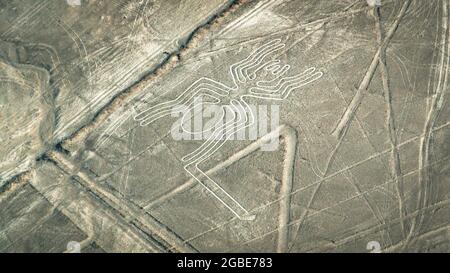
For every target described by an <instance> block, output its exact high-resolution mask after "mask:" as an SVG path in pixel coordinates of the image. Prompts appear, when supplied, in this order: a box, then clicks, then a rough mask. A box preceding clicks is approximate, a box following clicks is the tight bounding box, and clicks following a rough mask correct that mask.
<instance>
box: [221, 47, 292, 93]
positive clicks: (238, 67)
mask: <svg viewBox="0 0 450 273" xmlns="http://www.w3.org/2000/svg"><path fill="white" fill-rule="evenodd" d="M280 42H281V40H280V39H275V40H273V41H270V42H268V43H266V44H264V45H262V46H261V47H259V48H257V49H256V50H255V51H253V52H252V53H251V54H250V55H249V56H248V57H247V58H245V59H243V60H241V61H239V62H237V63H235V64H233V65H231V66H230V73H231V77H232V78H233V81H234V84H235V86H237V83H238V82H240V83H244V82H245V80H246V78H245V76H244V75H243V73H242V69H243V68H244V67H247V66H248V65H252V64H254V63H255V62H258V60H260V59H261V57H262V56H265V55H266V53H267V52H270V51H271V50H272V48H273V47H274V46H280V44H279V43H280ZM281 46H283V47H284V44H281Z"/></svg>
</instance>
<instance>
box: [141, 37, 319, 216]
mask: <svg viewBox="0 0 450 273" xmlns="http://www.w3.org/2000/svg"><path fill="white" fill-rule="evenodd" d="M285 46H286V44H284V43H281V39H275V40H272V41H270V42H268V43H266V44H264V45H262V46H261V47H259V48H257V49H256V50H255V51H253V52H252V53H251V54H250V55H249V56H248V57H247V58H245V59H243V60H242V61H239V62H237V63H235V64H233V65H231V66H230V74H231V77H232V79H233V86H232V87H229V86H226V85H225V84H222V83H220V82H218V81H215V80H213V79H210V78H207V77H202V78H200V79H199V80H197V81H195V82H194V83H193V84H191V85H190V86H189V87H188V88H187V89H186V90H185V91H184V92H183V93H181V94H180V95H179V96H178V97H177V98H175V99H173V100H170V101H166V102H163V103H159V104H157V105H154V106H151V107H150V108H148V109H146V110H143V111H141V112H140V113H138V114H136V115H135V116H134V120H135V121H138V122H139V123H140V125H141V126H147V125H149V124H151V123H153V122H155V121H157V120H159V119H161V118H164V117H167V116H170V115H171V114H172V111H176V110H177V109H181V108H182V107H183V106H185V105H189V109H195V107H197V105H196V101H197V100H196V98H197V97H200V96H206V97H209V98H212V99H214V102H212V103H211V102H208V103H209V104H217V105H221V107H222V114H223V115H225V111H226V110H227V109H228V110H229V111H231V112H232V113H233V115H234V119H233V120H231V121H229V122H226V123H224V124H222V125H221V126H219V127H214V128H215V130H214V131H213V133H212V134H211V135H210V136H209V138H208V139H207V140H206V141H205V142H204V143H203V144H202V145H201V146H200V147H199V148H197V149H196V150H195V151H193V152H191V153H190V154H188V155H186V156H184V157H183V158H182V162H183V163H185V164H186V165H184V169H185V170H186V172H188V173H189V174H190V175H191V176H192V177H193V178H194V179H195V180H197V181H198V182H199V183H200V184H201V185H202V186H203V187H205V188H206V190H208V191H209V192H210V193H211V194H212V195H213V196H214V197H215V198H217V199H218V200H219V201H220V202H221V203H222V204H223V205H224V206H225V207H227V208H228V209H229V210H230V211H231V212H232V213H233V214H234V215H236V216H237V217H238V218H239V219H241V220H254V219H255V217H256V216H255V215H250V213H249V212H248V211H247V210H246V209H245V208H244V207H243V206H242V205H241V204H240V203H239V202H238V201H237V200H235V199H234V198H233V197H232V196H231V195H229V194H228V193H227V192H226V191H225V190H224V189H223V188H222V187H220V186H219V185H218V184H217V183H216V182H215V181H214V180H213V179H212V178H210V177H209V176H208V175H207V174H206V173H204V172H203V171H202V170H201V169H200V168H199V164H201V163H202V162H204V161H206V160H207V159H208V158H210V157H211V156H212V155H213V154H214V153H215V152H217V151H218V150H219V149H220V148H221V147H222V146H223V145H224V144H225V143H226V142H227V141H228V140H229V138H230V136H231V135H232V134H227V137H225V138H224V139H223V134H222V133H223V131H224V130H226V131H227V132H229V131H230V130H233V133H236V132H238V131H240V130H244V129H246V128H247V127H249V126H251V125H253V124H254V123H255V114H254V113H253V111H252V109H251V108H250V106H249V104H248V103H247V102H246V101H245V98H257V99H265V100H274V101H282V100H285V99H287V98H288V97H289V95H290V94H291V92H292V91H293V90H295V89H299V88H301V87H303V86H305V85H308V84H310V83H312V82H314V81H316V80H318V79H320V78H321V77H322V76H323V73H322V72H320V71H316V68H315V67H311V68H308V69H306V70H305V71H304V72H303V73H301V74H298V75H295V76H290V77H284V76H285V75H286V73H287V72H288V71H289V70H290V68H291V66H290V65H283V64H282V63H281V61H280V60H267V58H268V56H269V55H270V54H272V53H274V52H276V51H278V50H281V49H283V48H284V47H285ZM261 72H263V73H265V74H266V75H269V76H270V75H271V76H272V77H273V79H271V80H260V81H257V80H256V79H257V73H261ZM246 85H252V87H250V88H247V87H246ZM226 100H228V101H229V102H230V103H229V104H227V105H225V104H224V101H226ZM226 108H227V109H226ZM183 118H184V117H183ZM182 124H183V122H182ZM183 130H185V129H184V128H183ZM185 131H186V130H185ZM189 133H193V132H189Z"/></svg>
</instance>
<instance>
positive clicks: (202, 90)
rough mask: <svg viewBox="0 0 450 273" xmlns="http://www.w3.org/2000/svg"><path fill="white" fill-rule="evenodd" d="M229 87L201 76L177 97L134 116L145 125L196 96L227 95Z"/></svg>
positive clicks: (218, 97)
mask: <svg viewBox="0 0 450 273" xmlns="http://www.w3.org/2000/svg"><path fill="white" fill-rule="evenodd" d="M230 90H231V89H230V88H229V87H227V86H225V85H223V84H221V83H219V82H216V81H214V80H211V79H208V78H201V79H199V80H197V81H196V82H194V83H193V84H192V85H191V86H190V87H189V88H188V89H186V90H185V91H184V92H183V93H181V94H180V95H179V96H178V97H177V98H175V99H173V100H170V101H167V102H163V103H160V104H157V105H154V106H151V107H150V108H148V109H146V110H144V111H141V112H140V113H138V114H137V115H135V116H134V119H135V120H136V121H139V122H140V125H141V126H146V125H148V124H151V123H153V122H155V121H156V120H158V119H160V118H163V117H166V116H170V115H171V113H172V110H174V109H175V110H176V109H177V107H180V106H182V105H186V104H190V103H192V101H193V100H195V98H196V97H199V96H209V97H212V98H214V99H216V100H220V97H224V96H227V95H228V94H229V92H230Z"/></svg>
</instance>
